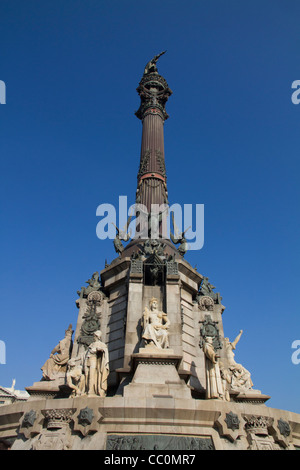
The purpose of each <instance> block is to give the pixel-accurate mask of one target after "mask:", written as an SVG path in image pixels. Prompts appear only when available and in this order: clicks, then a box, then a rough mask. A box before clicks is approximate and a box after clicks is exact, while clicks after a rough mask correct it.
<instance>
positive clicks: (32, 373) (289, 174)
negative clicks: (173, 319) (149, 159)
mask: <svg viewBox="0 0 300 470" xmlns="http://www.w3.org/2000/svg"><path fill="white" fill-rule="evenodd" d="M299 17H300V4H299V2H297V1H292V0H288V1H283V0H282V1H278V0H277V1H276V0H275V1H274V0H272V1H271V0H269V1H265V0H259V1H258V0H251V1H247V2H241V1H240V0H237V1H233V0H228V1H226V2H225V1H222V0H211V1H201V0H195V1H192V0H187V1H185V2H182V1H178V0H172V1H167V0H159V1H158V0H153V1H152V2H150V3H149V2H146V1H144V0H139V1H137V0H131V1H120V0H119V1H118V0H113V1H108V0H106V1H103V0H84V1H75V0H63V1H62V0H51V1H48V0H45V1H43V2H40V1H32V0H28V1H26V2H24V1H22V0H19V1H18V0H15V1H13V2H12V1H11V0H2V1H1V6H0V18H1V20H0V21H1V29H0V44H1V60H0V80H3V81H5V83H6V89H7V98H6V101H7V104H6V105H1V106H0V122H1V125H0V152H1V185H0V190H1V222H2V223H1V282H0V286H1V324H0V340H2V341H5V343H6V348H7V350H6V360H7V363H6V364H5V365H4V364H2V365H1V364H0V384H1V385H3V386H10V385H11V381H12V379H13V378H16V388H19V389H23V388H25V387H26V386H29V385H32V383H33V382H34V381H37V380H40V378H41V371H40V367H41V366H42V365H43V363H44V362H45V360H46V359H47V358H48V357H49V354H50V351H51V349H52V348H53V347H54V346H55V345H56V344H57V342H58V340H60V339H62V338H63V336H64V331H65V329H66V328H67V327H68V325H69V323H72V324H73V326H75V325H76V321H77V315H78V310H77V308H76V306H75V300H76V298H77V294H76V291H77V289H80V287H81V286H83V285H84V283H85V281H86V280H87V279H88V278H89V277H90V275H91V274H92V273H93V272H94V271H96V270H101V269H103V268H104V263H105V259H107V260H108V262H110V261H112V259H113V258H114V257H115V252H114V248H113V243H112V241H110V240H106V241H100V240H99V239H98V238H97V237H96V225H97V222H98V219H97V217H96V208H97V206H98V205H99V204H101V203H104V202H106V203H111V204H117V202H118V196H119V195H127V196H128V200H129V201H130V203H133V202H134V195H135V190H136V174H137V171H138V165H139V152H140V142H141V123H140V121H139V120H138V119H137V118H136V117H135V115H134V112H135V111H136V110H137V109H138V107H139V97H138V95H137V93H136V87H137V86H138V82H139V80H140V78H141V75H142V72H143V69H144V66H145V64H146V62H147V61H148V60H150V59H151V58H152V57H153V55H154V54H157V53H158V52H160V51H162V50H165V49H166V50H167V54H165V55H164V56H163V57H162V58H161V59H160V61H159V71H160V73H161V74H162V75H164V77H165V78H166V79H167V81H168V83H169V86H170V88H171V89H172V91H173V95H172V96H171V98H170V100H169V102H168V103H167V111H168V113H169V115H170V119H169V120H168V121H167V122H166V124H165V153H166V165H167V174H168V190H169V200H170V203H175V202H176V203H180V204H184V203H192V204H196V203H198V204H205V244H204V247H203V249H202V250H200V251H197V252H196V251H193V252H190V253H188V254H187V255H186V259H187V260H188V261H189V262H190V263H191V264H192V265H193V266H195V265H197V269H198V271H199V272H201V273H202V274H203V275H205V276H208V277H209V278H210V280H211V282H212V283H213V284H214V285H215V286H216V287H217V289H216V290H217V291H220V292H221V295H222V296H223V303H224V305H225V306H226V310H225V312H224V314H223V322H224V330H225V335H226V336H229V337H230V339H233V338H234V337H235V336H236V335H237V333H238V332H239V330H240V329H243V330H244V335H243V336H242V339H241V341H240V343H239V344H238V347H237V350H236V359H237V361H238V362H241V363H242V364H243V365H244V366H245V367H246V368H247V369H248V370H250V371H251V374H252V379H253V382H254V388H256V389H259V390H261V391H262V392H263V393H266V394H269V395H271V397H272V398H271V400H270V401H269V402H268V405H269V406H272V407H275V408H280V409H288V410H290V411H295V412H298V413H299V412H300V401H299V376H300V364H299V365H294V364H293V363H292V361H291V355H292V352H293V350H292V349H291V344H292V342H293V341H294V340H297V339H300V324H299V323H300V322H299V281H300V279H299V277H300V276H299V272H300V271H299V261H300V260H299V238H300V237H299V235H300V233H299V200H300V198H299V196H300V194H299V192H300V190H299V173H300V165H299V155H300V152H299V150H300V140H299V131H300V105H298V106H296V105H294V104H293V103H292V101H291V94H292V90H291V84H292V82H293V81H294V80H299V79H300V60H299V57H300V56H299V44H300V28H299Z"/></svg>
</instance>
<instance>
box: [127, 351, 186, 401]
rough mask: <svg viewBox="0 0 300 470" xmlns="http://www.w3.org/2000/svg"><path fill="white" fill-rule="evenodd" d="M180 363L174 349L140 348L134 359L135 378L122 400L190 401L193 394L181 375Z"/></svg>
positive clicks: (133, 356)
mask: <svg viewBox="0 0 300 470" xmlns="http://www.w3.org/2000/svg"><path fill="white" fill-rule="evenodd" d="M181 360H182V356H178V355H176V354H174V351H173V350H172V349H161V350H160V349H158V348H155V347H151V346H150V347H149V346H148V347H146V348H141V349H140V350H139V353H137V354H132V356H131V363H132V372H133V378H132V381H131V382H130V384H129V385H126V386H125V387H124V389H123V396H124V397H165V398H191V390H190V389H189V387H188V386H187V385H186V383H185V381H184V380H183V379H181V378H180V376H179V373H178V369H179V365H180V363H181Z"/></svg>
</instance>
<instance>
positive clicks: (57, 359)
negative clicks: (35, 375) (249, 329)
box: [41, 325, 73, 380]
mask: <svg viewBox="0 0 300 470" xmlns="http://www.w3.org/2000/svg"><path fill="white" fill-rule="evenodd" d="M72 334H73V330H72V325H69V328H68V329H67V330H66V331H65V337H64V339H63V340H61V341H60V342H59V343H58V344H57V345H56V346H55V348H54V349H53V350H52V351H51V354H50V357H49V359H47V361H46V362H45V364H44V365H43V367H42V368H41V369H42V371H43V379H44V380H55V379H56V378H57V377H58V376H59V375H60V374H61V373H65V372H66V370H67V363H68V361H69V359H70V355H71V352H72Z"/></svg>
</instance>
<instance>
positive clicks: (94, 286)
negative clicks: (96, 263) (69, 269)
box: [77, 271, 101, 298]
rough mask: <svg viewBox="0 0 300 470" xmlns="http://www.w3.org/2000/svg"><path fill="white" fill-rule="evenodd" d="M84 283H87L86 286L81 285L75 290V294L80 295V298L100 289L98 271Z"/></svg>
mask: <svg viewBox="0 0 300 470" xmlns="http://www.w3.org/2000/svg"><path fill="white" fill-rule="evenodd" d="M86 284H88V286H87V287H82V288H81V290H80V291H79V290H78V291H77V294H78V295H79V296H80V298H82V297H83V296H87V295H88V294H90V293H91V292H93V291H97V290H100V288H101V283H100V280H99V273H98V272H97V271H96V272H95V273H94V274H93V275H92V277H91V279H88V281H86Z"/></svg>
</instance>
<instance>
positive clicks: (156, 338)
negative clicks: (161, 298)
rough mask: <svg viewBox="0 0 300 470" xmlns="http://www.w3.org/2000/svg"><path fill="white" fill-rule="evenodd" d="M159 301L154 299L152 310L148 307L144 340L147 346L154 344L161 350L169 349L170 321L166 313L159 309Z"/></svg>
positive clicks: (145, 315) (145, 314)
mask: <svg viewBox="0 0 300 470" xmlns="http://www.w3.org/2000/svg"><path fill="white" fill-rule="evenodd" d="M157 306H158V300H157V299H156V298H155V297H153V298H152V299H151V300H150V302H149V307H150V310H149V309H148V308H147V307H146V308H145V310H144V314H143V323H144V331H143V335H142V338H143V339H144V340H145V342H146V345H148V344H152V345H154V346H156V347H157V348H159V349H167V348H169V333H168V328H169V326H170V321H169V319H168V317H167V314H166V313H165V312H161V311H159V310H158V308H157Z"/></svg>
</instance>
